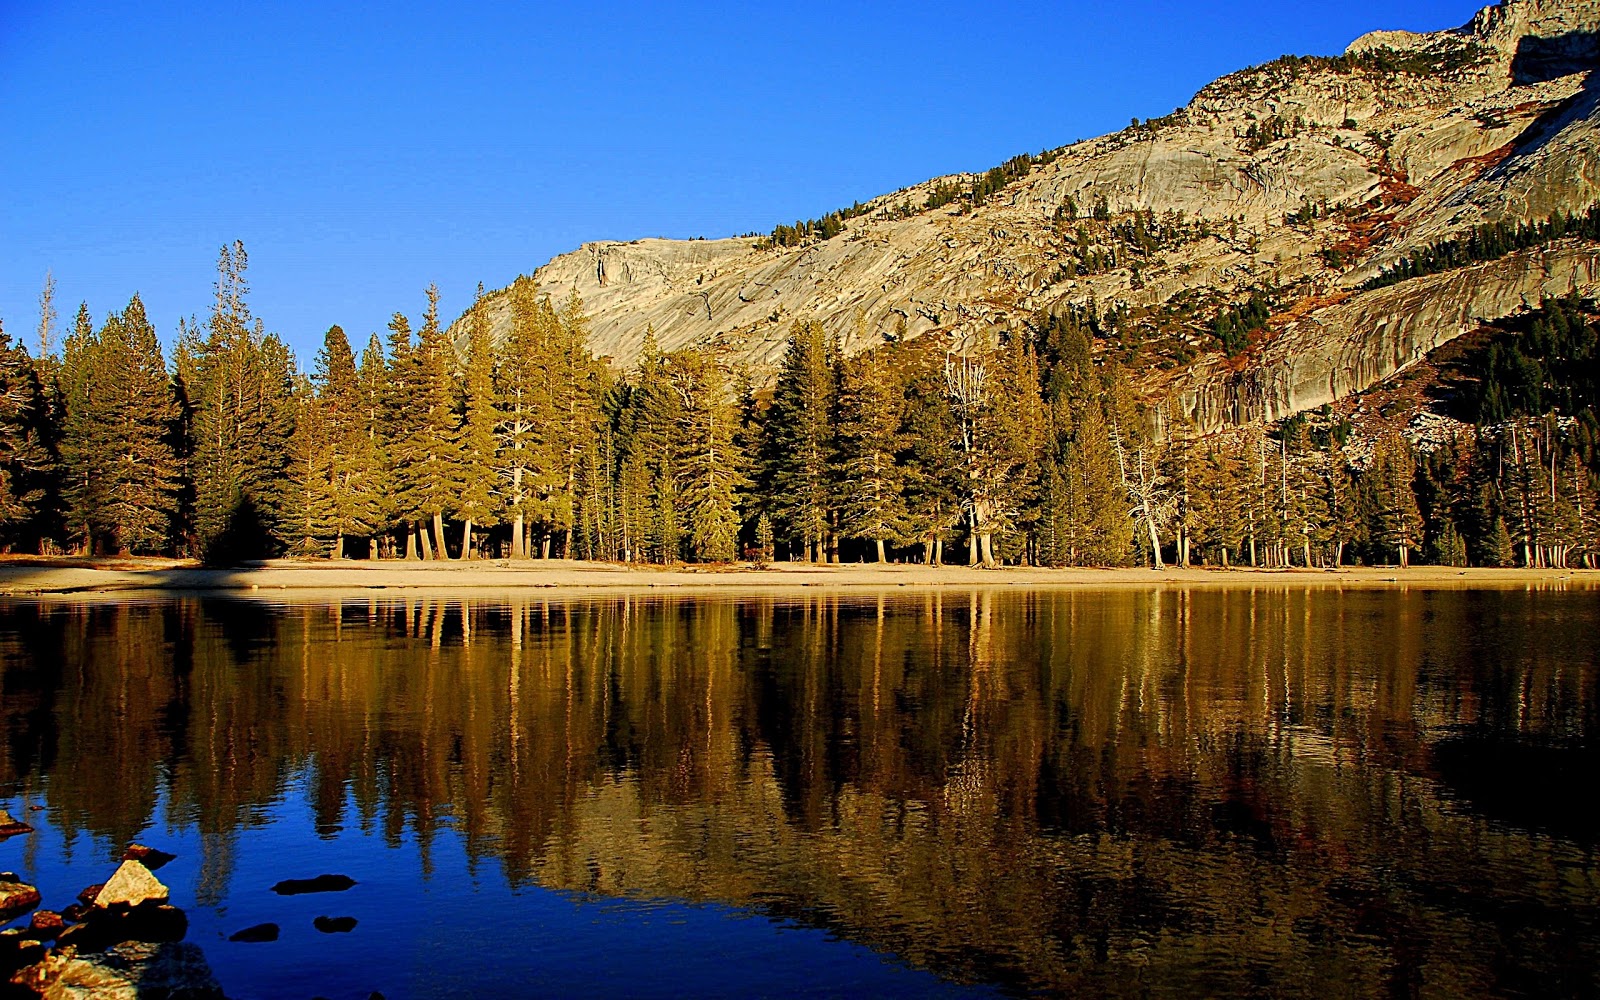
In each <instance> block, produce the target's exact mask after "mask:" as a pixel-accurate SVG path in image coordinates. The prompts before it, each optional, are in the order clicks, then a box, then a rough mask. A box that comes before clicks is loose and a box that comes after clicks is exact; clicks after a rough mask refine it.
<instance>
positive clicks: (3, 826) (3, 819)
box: [0, 809, 33, 839]
mask: <svg viewBox="0 0 1600 1000" xmlns="http://www.w3.org/2000/svg"><path fill="white" fill-rule="evenodd" d="M32 832H33V827H31V826H29V825H28V824H26V823H24V822H22V821H21V820H20V819H17V818H16V817H15V816H12V815H11V814H10V813H8V812H6V811H5V810H4V809H0V839H3V838H6V837H15V836H17V835H18V834H23V833H32Z"/></svg>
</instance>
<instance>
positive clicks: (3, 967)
mask: <svg viewBox="0 0 1600 1000" xmlns="http://www.w3.org/2000/svg"><path fill="white" fill-rule="evenodd" d="M44 956H45V948H44V945H43V944H41V943H40V942H38V941H35V940H34V939H33V938H30V937H28V936H26V935H25V934H24V933H23V932H22V931H20V930H16V929H12V930H9V931H0V983H4V982H5V981H6V980H8V979H10V978H11V977H12V976H13V975H15V974H16V973H17V972H18V971H20V970H22V969H25V968H27V967H28V966H30V965H34V964H36V963H38V962H40V961H41V960H43V959H44Z"/></svg>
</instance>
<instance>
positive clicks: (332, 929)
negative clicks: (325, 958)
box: [311, 917, 356, 934]
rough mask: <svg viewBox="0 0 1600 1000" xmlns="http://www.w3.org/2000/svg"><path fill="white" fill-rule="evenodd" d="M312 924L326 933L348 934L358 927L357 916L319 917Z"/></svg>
mask: <svg viewBox="0 0 1600 1000" xmlns="http://www.w3.org/2000/svg"><path fill="white" fill-rule="evenodd" d="M311 926H313V927H315V928H316V929H317V930H319V931H321V932H322V933H324V934H348V933H350V932H351V931H353V930H355V929H356V918H355V917H318V918H317V919H315V920H313V921H311Z"/></svg>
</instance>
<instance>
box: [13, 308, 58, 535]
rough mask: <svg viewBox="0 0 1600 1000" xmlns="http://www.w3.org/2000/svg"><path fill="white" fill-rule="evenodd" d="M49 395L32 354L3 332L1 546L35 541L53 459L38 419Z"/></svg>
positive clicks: (43, 410)
mask: <svg viewBox="0 0 1600 1000" xmlns="http://www.w3.org/2000/svg"><path fill="white" fill-rule="evenodd" d="M45 405H46V402H45V396H44V391H43V387H42V385H41V384H40V381H39V376H38V372H37V371H35V369H34V366H33V363H32V361H31V360H30V359H29V357H28V352H27V351H26V350H24V349H23V348H21V347H20V346H16V345H13V344H12V343H11V337H10V336H9V335H8V334H7V333H6V332H5V329H4V327H0V543H3V544H4V545H5V547H7V548H11V547H13V546H15V545H17V544H19V543H21V542H23V541H24V540H29V541H36V540H37V536H38V530H39V524H38V521H39V517H40V514H41V513H42V511H43V505H44V503H45V501H46V497H47V491H46V489H45V486H46V482H47V477H48V476H49V475H50V473H51V471H52V469H53V464H54V463H53V461H52V457H51V455H50V453H49V450H48V449H47V448H46V446H45V444H44V443H43V441H42V437H43V435H42V434H41V428H40V426H39V422H38V421H39V418H40V417H41V415H43V414H44V413H45Z"/></svg>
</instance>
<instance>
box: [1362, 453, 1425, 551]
mask: <svg viewBox="0 0 1600 1000" xmlns="http://www.w3.org/2000/svg"><path fill="white" fill-rule="evenodd" d="M1415 476H1416V460H1415V458H1414V457H1413V454H1412V451H1411V446H1410V445H1409V444H1408V443H1407V442H1406V440H1405V439H1404V438H1402V437H1400V436H1399V435H1398V434H1386V435H1384V436H1382V437H1380V438H1379V439H1378V440H1377V442H1376V443H1375V444H1374V448H1373V457H1372V467H1371V468H1370V469H1369V470H1368V473H1367V478H1368V479H1370V481H1371V484H1372V485H1371V490H1372V503H1373V507H1372V537H1373V538H1374V539H1375V540H1376V541H1377V542H1378V544H1379V545H1382V546H1383V547H1384V548H1386V549H1388V550H1389V551H1391V552H1395V553H1397V554H1398V556H1399V560H1400V565H1401V567H1402V568H1403V567H1406V566H1409V565H1410V564H1411V553H1412V551H1414V550H1416V549H1419V548H1421V546H1422V512H1421V510H1420V509H1419V508H1418V507H1417V494H1416V490H1415V488H1414V486H1413V484H1412V483H1413V479H1414V478H1415Z"/></svg>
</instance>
